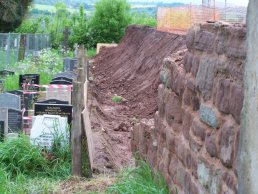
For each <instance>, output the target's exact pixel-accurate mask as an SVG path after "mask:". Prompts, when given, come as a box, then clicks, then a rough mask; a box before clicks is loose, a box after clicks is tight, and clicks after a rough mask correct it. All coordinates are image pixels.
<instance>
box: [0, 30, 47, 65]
mask: <svg viewBox="0 0 258 194" xmlns="http://www.w3.org/2000/svg"><path fill="white" fill-rule="evenodd" d="M50 44H51V42H50V35H49V34H17V33H0V70H3V69H8V68H9V67H12V66H13V65H14V64H15V63H16V62H17V61H18V60H19V59H23V58H24V57H28V56H29V55H30V54H32V53H33V52H34V51H40V50H42V49H45V48H49V47H50Z"/></svg>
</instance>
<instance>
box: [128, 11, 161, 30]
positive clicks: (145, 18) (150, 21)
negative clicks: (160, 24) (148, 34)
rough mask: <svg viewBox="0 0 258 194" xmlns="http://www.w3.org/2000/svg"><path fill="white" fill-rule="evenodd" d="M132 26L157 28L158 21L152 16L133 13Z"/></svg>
mask: <svg viewBox="0 0 258 194" xmlns="http://www.w3.org/2000/svg"><path fill="white" fill-rule="evenodd" d="M130 24H138V25H145V26H151V27H156V26H157V20H156V18H155V17H153V16H150V15H148V14H146V13H142V14H140V13H137V12H136V13H133V14H132V20H131V22H130Z"/></svg>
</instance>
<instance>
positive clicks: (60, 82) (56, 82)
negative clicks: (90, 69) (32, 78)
mask: <svg viewBox="0 0 258 194" xmlns="http://www.w3.org/2000/svg"><path fill="white" fill-rule="evenodd" d="M50 84H56V85H72V84H73V83H72V82H70V81H67V80H52V81H51V82H50Z"/></svg>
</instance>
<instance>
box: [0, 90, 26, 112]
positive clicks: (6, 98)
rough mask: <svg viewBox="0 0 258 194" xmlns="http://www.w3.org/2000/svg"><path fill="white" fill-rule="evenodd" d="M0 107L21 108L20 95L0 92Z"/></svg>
mask: <svg viewBox="0 0 258 194" xmlns="http://www.w3.org/2000/svg"><path fill="white" fill-rule="evenodd" d="M0 108H13V109H19V110H20V109H21V100H20V96H17V95H14V94H9V93H3V94H0Z"/></svg>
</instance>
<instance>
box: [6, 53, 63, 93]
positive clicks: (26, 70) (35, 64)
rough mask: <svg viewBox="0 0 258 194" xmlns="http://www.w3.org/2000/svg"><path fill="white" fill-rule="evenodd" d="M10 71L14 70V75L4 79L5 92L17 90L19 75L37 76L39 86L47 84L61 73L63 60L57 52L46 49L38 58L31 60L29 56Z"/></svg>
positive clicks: (11, 67)
mask: <svg viewBox="0 0 258 194" xmlns="http://www.w3.org/2000/svg"><path fill="white" fill-rule="evenodd" d="M10 70H15V72H16V74H15V75H12V76H8V77H6V78H5V81H4V90H5V91H8V90H16V89H18V88H19V75H20V74H33V73H35V74H39V75H40V84H49V82H50V81H51V79H52V78H53V76H54V75H55V74H57V73H60V72H62V70H63V60H62V56H61V55H60V54H59V53H58V51H57V50H54V49H52V50H51V49H46V50H42V51H41V55H40V57H39V58H36V59H33V58H32V56H29V57H28V58H26V59H25V60H23V61H19V62H17V63H16V64H14V65H13V66H10Z"/></svg>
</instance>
